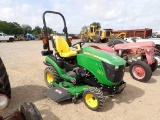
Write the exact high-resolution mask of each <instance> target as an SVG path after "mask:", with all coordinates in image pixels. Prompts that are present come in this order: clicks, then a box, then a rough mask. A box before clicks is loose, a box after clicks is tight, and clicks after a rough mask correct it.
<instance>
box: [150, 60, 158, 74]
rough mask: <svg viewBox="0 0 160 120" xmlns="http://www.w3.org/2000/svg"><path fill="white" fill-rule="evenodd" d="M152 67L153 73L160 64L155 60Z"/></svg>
mask: <svg viewBox="0 0 160 120" xmlns="http://www.w3.org/2000/svg"><path fill="white" fill-rule="evenodd" d="M150 67H151V70H152V72H154V71H155V70H156V69H157V68H158V62H157V60H156V59H155V62H154V63H153V64H152V65H151V66H150Z"/></svg>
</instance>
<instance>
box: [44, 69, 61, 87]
mask: <svg viewBox="0 0 160 120" xmlns="http://www.w3.org/2000/svg"><path fill="white" fill-rule="evenodd" d="M44 80H45V82H46V85H47V86H48V87H49V88H50V87H52V86H53V85H52V82H60V81H61V78H60V76H59V74H58V72H57V70H56V69H55V68H54V67H47V68H46V69H45V71H44Z"/></svg>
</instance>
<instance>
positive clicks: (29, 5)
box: [0, 0, 160, 34]
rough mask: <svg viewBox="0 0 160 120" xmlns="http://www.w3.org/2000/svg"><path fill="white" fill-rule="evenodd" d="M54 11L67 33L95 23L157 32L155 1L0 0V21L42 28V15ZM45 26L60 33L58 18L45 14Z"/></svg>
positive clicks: (158, 6) (159, 25)
mask: <svg viewBox="0 0 160 120" xmlns="http://www.w3.org/2000/svg"><path fill="white" fill-rule="evenodd" d="M46 10H50V11H56V12H60V13H61V14H63V15H64V17H65V19H66V24H67V28H68V32H69V33H73V34H78V33H80V31H81V29H82V27H83V26H89V25H90V24H91V23H93V22H99V23H100V24H101V29H107V28H112V29H114V30H126V29H144V28H151V29H153V31H158V30H160V15H159V12H158V11H160V2H159V0H0V20H2V21H7V22H18V23H19V24H20V25H22V24H27V25H30V26H31V27H32V28H34V27H35V26H40V27H43V21H42V14H43V13H44V12H45V11H46ZM46 22H47V27H50V28H52V29H53V30H55V31H58V32H62V30H63V21H62V19H61V17H60V16H58V15H55V14H46Z"/></svg>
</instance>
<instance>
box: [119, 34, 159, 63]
mask: <svg viewBox="0 0 160 120" xmlns="http://www.w3.org/2000/svg"><path fill="white" fill-rule="evenodd" d="M124 40H125V41H124ZM124 40H123V41H121V42H122V43H124V42H126V41H127V42H129V43H134V42H148V41H151V42H154V43H155V47H154V57H155V59H156V60H157V62H158V66H160V38H148V39H142V38H140V37H130V38H125V39H124Z"/></svg>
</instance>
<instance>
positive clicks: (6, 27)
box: [0, 21, 22, 34]
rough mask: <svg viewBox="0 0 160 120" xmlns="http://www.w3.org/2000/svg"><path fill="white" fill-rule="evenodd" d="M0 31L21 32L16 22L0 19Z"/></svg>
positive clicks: (7, 32) (8, 32)
mask: <svg viewBox="0 0 160 120" xmlns="http://www.w3.org/2000/svg"><path fill="white" fill-rule="evenodd" d="M0 31H2V32H4V33H6V34H21V33H22V28H21V26H20V25H19V24H18V23H16V22H8V23H7V22H6V21H0Z"/></svg>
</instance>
